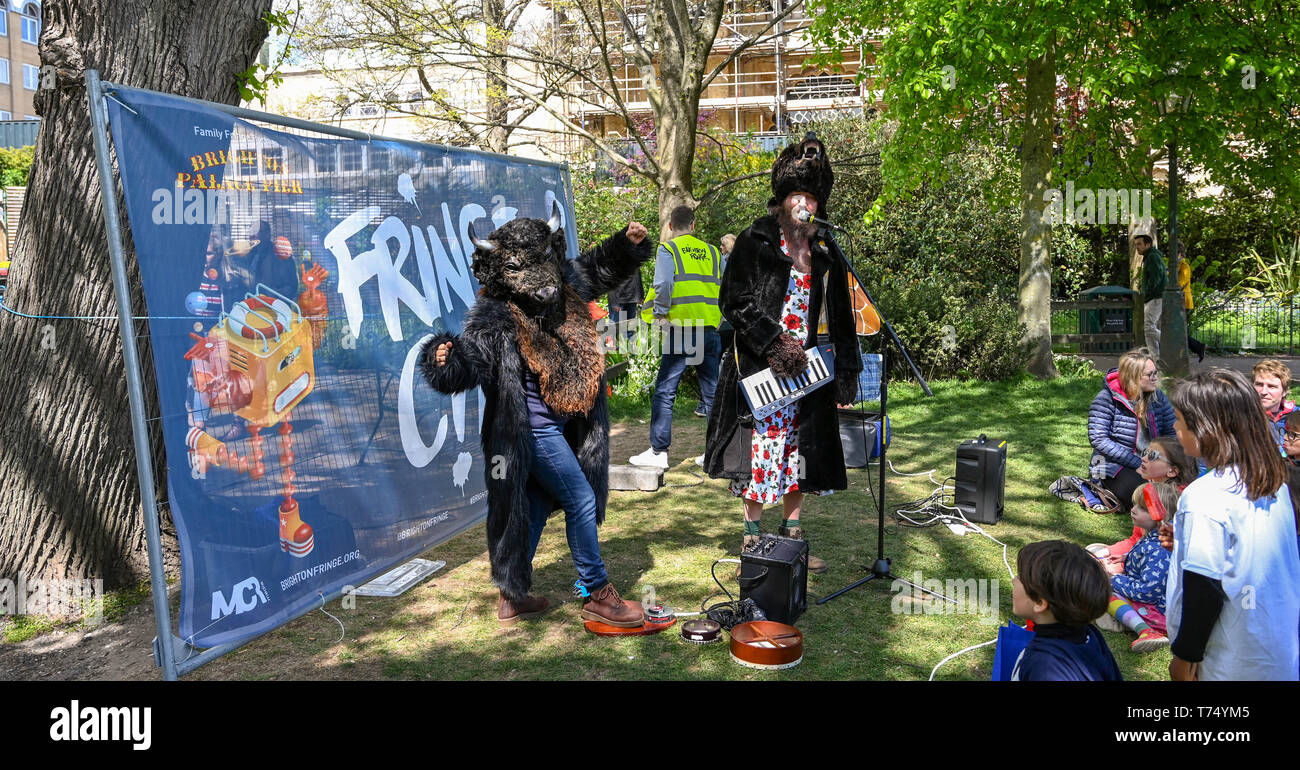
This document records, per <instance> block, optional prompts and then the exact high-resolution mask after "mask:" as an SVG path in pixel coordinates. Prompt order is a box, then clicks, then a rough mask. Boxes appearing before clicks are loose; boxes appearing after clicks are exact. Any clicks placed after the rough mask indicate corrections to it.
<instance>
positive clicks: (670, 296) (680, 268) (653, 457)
mask: <svg viewBox="0 0 1300 770" xmlns="http://www.w3.org/2000/svg"><path fill="white" fill-rule="evenodd" d="M668 230H669V233H670V234H671V236H672V237H671V238H670V239H668V240H667V241H665V242H663V243H661V244H659V251H658V253H657V254H656V255H655V276H654V285H653V286H652V287H651V289H650V294H649V295H648V296H647V297H646V307H645V308H644V309H643V310H642V311H641V317H642V319H643V320H645V321H647V322H649V321H651V316H652V315H653V320H654V323H655V324H656V325H658V326H659V328H660V329H661V330H662V332H663V334H664V335H665V336H666V337H667V338H668V340H669V341H670V342H671V348H669V349H668V350H667V351H666V352H664V354H663V357H662V358H660V359H659V376H658V378H657V379H656V380H655V391H654V397H653V401H652V403H651V408H650V448H649V449H647V450H646V451H644V452H642V453H641V454H639V455H635V456H634V457H632V458H631V459H629V460H628V462H630V463H631V464H632V465H644V466H649V467H652V468H660V469H666V468H667V467H668V446H669V444H671V443H672V430H673V402H674V401H676V400H677V384H678V382H680V381H681V379H682V374H683V373H684V372H685V371H686V366H687V364H693V365H694V366H695V370H696V372H697V373H698V374H699V377H700V402H701V403H700V407H699V408H697V410H696V412H697V414H698V413H701V412H702V413H703V415H707V414H708V412H709V409H711V408H712V406H713V391H714V389H715V388H717V385H718V366H719V363H720V361H721V358H722V338H721V337H720V336H719V334H718V325H719V323H720V322H721V320H722V314H721V312H719V310H718V288H719V286H721V284H722V255H721V253H719V251H718V249H717V247H715V246H710V245H709V244H707V243H705V242H704V241H701V240H700V239H699V238H696V237H695V235H694V233H695V211H694V210H692V209H691V207H690V206H678V207H677V208H675V209H673V210H672V213H671V214H669V216H668Z"/></svg>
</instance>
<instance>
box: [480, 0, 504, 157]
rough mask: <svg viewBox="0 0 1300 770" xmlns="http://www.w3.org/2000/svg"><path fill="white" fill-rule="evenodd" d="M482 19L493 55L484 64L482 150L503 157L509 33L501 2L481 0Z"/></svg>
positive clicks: (499, 0)
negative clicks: (483, 136)
mask: <svg viewBox="0 0 1300 770" xmlns="http://www.w3.org/2000/svg"><path fill="white" fill-rule="evenodd" d="M483 18H484V21H485V23H486V31H487V36H488V38H487V45H488V47H489V48H491V49H492V50H493V51H495V52H496V53H497V56H495V57H490V58H488V59H487V61H486V62H485V67H484V69H485V70H486V71H487V91H486V93H484V94H483V104H484V108H485V112H486V116H485V117H486V118H487V120H486V121H485V122H486V123H487V124H488V129H487V136H486V137H485V138H486V140H487V141H486V142H485V148H486V149H487V150H488V151H489V152H495V153H500V154H502V155H504V154H505V153H506V150H508V149H509V145H510V129H509V127H508V126H507V125H506V123H507V122H508V121H509V120H510V90H509V88H510V87H509V85H508V84H507V83H506V66H507V59H506V53H507V50H506V47H507V44H508V43H509V42H510V33H509V32H508V31H507V30H506V28H505V26H506V7H505V3H504V2H503V0H484V2H483Z"/></svg>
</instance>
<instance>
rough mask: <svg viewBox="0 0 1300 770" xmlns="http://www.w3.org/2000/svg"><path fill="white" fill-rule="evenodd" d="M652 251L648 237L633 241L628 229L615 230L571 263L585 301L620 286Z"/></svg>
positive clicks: (581, 295) (575, 283) (576, 285)
mask: <svg viewBox="0 0 1300 770" xmlns="http://www.w3.org/2000/svg"><path fill="white" fill-rule="evenodd" d="M652 254H653V252H652V250H651V249H650V241H649V239H648V238H647V239H644V240H642V241H641V243H639V244H634V243H632V240H631V239H630V238H628V237H627V232H626V231H619V232H617V233H614V234H613V235H611V236H609V237H608V238H606V239H605V240H604V241H603V242H602V243H601V244H600V245H598V246H595V247H593V248H591V249H589V250H588V251H587V252H586V253H584V254H582V255H581V256H579V257H578V258H577V259H575V260H573V261H572V262H570V263H569V265H570V267H571V268H572V271H573V279H572V281H571V283H572V284H573V289H574V291H576V292H578V296H579V297H581V298H582V301H583V302H591V301H592V300H594V299H596V298H597V297H599V296H600V295H602V294H605V293H607V292H608V291H609V290H610V289H614V288H617V287H618V286H621V285H622V284H623V283H624V282H625V281H627V279H628V278H631V277H632V274H633V273H635V272H636V271H637V270H639V269H640V268H641V263H642V262H645V261H646V260H647V259H649V258H650V257H651V255H652Z"/></svg>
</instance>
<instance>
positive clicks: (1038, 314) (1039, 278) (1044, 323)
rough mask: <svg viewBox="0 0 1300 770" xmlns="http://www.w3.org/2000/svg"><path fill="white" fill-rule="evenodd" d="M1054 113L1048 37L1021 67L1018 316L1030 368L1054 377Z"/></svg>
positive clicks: (1044, 376) (1052, 59)
mask: <svg viewBox="0 0 1300 770" xmlns="http://www.w3.org/2000/svg"><path fill="white" fill-rule="evenodd" d="M1055 113H1056V51H1055V43H1054V38H1052V37H1049V38H1048V41H1047V50H1045V51H1044V52H1043V55H1042V56H1040V57H1038V58H1037V59H1034V60H1033V61H1031V62H1029V68H1028V70H1027V71H1026V73H1025V123H1024V133H1023V136H1022V138H1021V150H1020V153H1021V168H1020V189H1021V210H1020V211H1021V215H1020V294H1019V320H1020V322H1021V323H1023V324H1024V325H1025V341H1026V342H1027V343H1028V344H1029V345H1030V357H1029V364H1028V366H1027V368H1028V370H1029V373H1030V374H1032V375H1034V376H1035V377H1038V378H1040V379H1050V378H1052V377H1056V376H1057V374H1056V365H1055V364H1054V363H1052V227H1051V223H1050V221H1049V220H1048V218H1047V217H1046V210H1047V205H1048V200H1047V199H1048V198H1049V197H1050V196H1048V195H1045V193H1047V192H1048V190H1050V189H1051V186H1052V146H1053V142H1054V140H1055V136H1054V135H1053V133H1052V127H1053V124H1054V120H1055Z"/></svg>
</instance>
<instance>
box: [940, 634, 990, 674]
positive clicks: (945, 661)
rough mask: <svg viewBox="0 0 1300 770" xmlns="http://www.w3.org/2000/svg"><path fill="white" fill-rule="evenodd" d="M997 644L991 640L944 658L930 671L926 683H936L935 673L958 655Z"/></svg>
mask: <svg viewBox="0 0 1300 770" xmlns="http://www.w3.org/2000/svg"><path fill="white" fill-rule="evenodd" d="M997 643H998V640H997V639H990V640H988V641H987V642H980V643H979V644H976V645H972V646H970V647H967V648H966V649H964V650H961V651H959V652H954V653H953V654H951V655H949V656H948V657H946V658H944V659H943V660H941V661H939V663H938V665H936V666H935V667H934V668H933V669H931V671H930V678H929V679H927V680H926V681H928V682H933V681H934V675H935V673H936V672H937V671H938V670H939V666H942V665H943V664H945V663H947V662H948V661H950V660H952V659H953V658H955V657H957V656H958V655H965V654H966V653H968V652H970V651H971V650H978V649H979V648H981V647H988V646H989V645H990V644H997Z"/></svg>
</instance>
